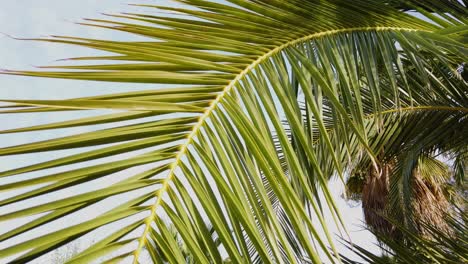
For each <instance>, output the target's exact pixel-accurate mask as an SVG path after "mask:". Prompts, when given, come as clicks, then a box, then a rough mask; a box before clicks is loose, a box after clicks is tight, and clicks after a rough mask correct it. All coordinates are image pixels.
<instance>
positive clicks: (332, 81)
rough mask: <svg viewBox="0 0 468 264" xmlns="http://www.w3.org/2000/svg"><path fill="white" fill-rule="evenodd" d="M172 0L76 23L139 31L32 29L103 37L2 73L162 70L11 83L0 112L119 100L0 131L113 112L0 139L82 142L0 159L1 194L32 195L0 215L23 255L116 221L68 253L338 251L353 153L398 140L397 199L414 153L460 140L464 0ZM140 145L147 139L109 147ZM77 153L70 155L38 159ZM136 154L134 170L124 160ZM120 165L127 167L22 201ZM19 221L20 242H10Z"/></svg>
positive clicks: (172, 256)
mask: <svg viewBox="0 0 468 264" xmlns="http://www.w3.org/2000/svg"><path fill="white" fill-rule="evenodd" d="M177 2H179V3H180V4H181V6H180V7H170V6H160V5H157V4H158V3H157V1H155V5H145V6H147V7H148V9H157V10H162V11H168V12H171V13H173V15H159V13H157V14H155V15H148V14H137V13H123V14H118V15H110V16H109V20H103V19H100V20H93V19H90V20H86V22H84V23H83V24H84V25H89V26H94V27H100V28H107V29H111V30H116V31H123V32H128V33H132V34H137V35H140V36H144V37H146V38H147V41H113V40H99V39H88V38H82V37H67V36H56V37H52V38H45V39H39V40H40V41H46V42H53V43H65V44H70V45H78V46H82V47H88V48H93V49H96V50H101V51H105V52H111V53H112V54H111V55H103V56H94V57H83V58H75V59H72V60H79V61H85V62H88V64H87V65H79V66H77V65H68V66H53V67H46V68H45V69H42V70H38V71H5V72H4V73H5V74H13V75H24V76H38V77H48V78H64V79H75V80H90V81H106V82H127V83H151V84H162V85H166V86H165V87H163V88H159V89H153V90H143V91H134V92H127V93H115V94H108V95H101V96H94V97H86V98H72V99H64V100H4V101H6V102H8V103H10V104H9V105H5V106H3V108H4V109H3V111H2V113H11V114H16V113H44V114H47V113H49V112H55V111H87V110H112V112H111V113H109V112H105V113H104V112H102V111H101V112H100V114H96V115H95V116H92V117H86V118H80V119H74V120H68V121H64V122H57V123H50V124H44V125H38V126H32V127H24V128H17V129H11V130H6V131H1V133H3V134H6V133H10V134H16V133H21V132H26V131H35V132H36V133H42V132H43V131H48V130H54V129H60V128H71V127H93V126H94V125H101V124H106V125H107V126H109V125H112V126H111V128H106V129H98V130H95V131H92V132H86V133H81V134H76V135H72V136H66V137H56V138H54V139H50V140H47V141H40V142H34V143H30V144H24V145H18V146H12V147H7V148H3V149H0V155H3V156H5V155H20V154H25V153H42V152H53V151H57V150H68V149H79V148H84V147H92V148H91V149H90V148H86V149H79V150H81V151H80V152H78V153H77V154H71V155H68V156H65V157H60V158H55V159H52V160H50V161H46V162H41V163H37V164H31V165H28V166H24V167H21V168H17V169H13V170H8V171H3V172H0V177H1V179H6V180H8V181H3V182H1V183H0V186H1V190H3V191H12V192H11V193H12V195H11V196H9V197H8V198H5V199H3V200H2V201H0V206H2V207H3V206H9V208H17V207H16V206H17V205H19V204H23V205H24V204H25V203H26V207H22V208H21V207H20V208H21V209H13V210H12V211H10V212H7V213H3V212H2V213H1V215H0V221H15V220H16V219H19V218H24V217H29V219H31V221H30V222H29V223H28V224H26V225H22V226H20V227H17V228H14V229H11V230H7V231H5V232H2V233H1V234H0V241H1V242H5V243H6V244H7V245H8V246H6V247H5V248H2V249H0V256H2V257H3V258H10V257H13V256H14V257H13V260H12V261H11V262H12V263H24V262H27V261H30V260H33V259H35V258H37V257H39V256H41V255H44V254H46V253H48V252H50V251H52V250H54V249H56V248H59V247H60V246H62V245H64V244H66V243H68V242H70V241H73V240H76V239H78V238H80V237H83V236H85V235H87V234H89V233H92V232H93V231H96V230H98V229H100V228H101V227H108V228H109V229H108V230H112V231H111V232H109V233H107V234H106V235H105V236H102V238H101V239H100V240H99V241H98V242H96V243H94V244H92V245H90V247H89V248H88V249H87V250H85V251H83V252H80V253H79V254H78V255H76V256H75V257H74V258H72V259H71V260H69V263H88V262H91V261H93V260H96V259H98V258H100V257H103V256H109V255H110V256H111V257H109V258H107V259H108V260H107V263H115V262H119V261H124V260H125V261H127V262H133V263H139V262H141V261H142V259H143V258H144V256H145V255H146V256H149V257H151V260H152V261H153V262H154V263H164V262H169V263H185V261H186V256H187V255H190V256H191V257H192V258H193V259H194V262H197V263H222V262H223V261H227V260H229V261H230V262H232V263H246V262H247V263H271V262H277V263H322V262H323V261H328V262H332V263H335V262H339V260H338V256H339V252H338V251H337V249H336V247H335V246H334V242H333V239H332V234H330V232H329V227H328V226H327V223H326V221H325V219H324V215H325V213H326V211H330V212H331V214H332V216H333V218H334V221H335V223H336V225H337V226H340V227H342V226H343V223H344V221H345V220H346V219H345V218H344V217H343V216H342V215H341V214H340V212H339V210H338V208H337V206H336V204H335V202H334V200H333V198H332V197H331V194H330V190H329V187H328V185H327V183H328V180H329V179H330V178H331V177H339V178H341V179H343V180H344V175H345V174H346V173H347V172H348V171H349V170H350V169H351V168H352V167H354V166H355V165H356V163H357V162H358V161H359V160H362V159H366V160H368V161H369V164H371V166H372V167H373V168H374V169H375V171H378V172H380V171H381V170H382V168H384V166H385V164H386V163H384V162H383V160H382V159H381V157H380V156H379V154H380V153H382V151H381V150H382V149H381V148H380V147H381V146H389V145H390V146H392V147H390V148H389V149H385V154H386V155H391V154H392V153H395V152H402V153H403V154H402V155H399V157H400V158H399V159H398V160H399V161H400V163H398V164H395V166H396V168H399V170H400V171H401V173H400V175H401V177H396V178H395V181H394V184H393V185H391V186H392V188H391V191H395V192H398V193H401V195H395V196H393V197H396V198H398V199H395V201H394V202H395V203H398V204H403V205H407V204H410V201H411V198H412V195H411V193H412V185H411V184H409V182H410V181H411V178H412V177H411V175H412V174H411V173H409V172H411V170H410V169H411V168H413V167H414V161H415V160H416V159H415V157H419V156H421V155H423V154H425V153H432V152H433V151H444V152H450V153H452V152H455V151H456V150H457V149H463V148H464V147H466V146H467V140H468V139H467V138H466V137H464V135H466V134H467V132H468V131H467V129H468V126H466V118H467V113H468V93H467V91H468V89H467V85H466V83H465V82H464V81H463V80H462V79H461V78H460V77H459V75H458V74H457V72H456V70H457V69H458V68H459V67H460V65H461V64H462V63H463V62H465V61H466V54H467V53H466V35H465V33H466V21H467V12H466V6H465V5H464V4H462V3H460V2H458V1H452V0H440V1H423V0H407V1H398V0H393V1H390V0H388V1H384V0H382V1H375V0H356V1H347V0H320V1H319V0H307V1H306V0H289V1H282V0H227V1H223V2H212V1H203V0H178V1H177ZM406 10H415V11H416V12H417V13H418V14H419V15H418V16H414V15H412V14H409V13H407V12H406ZM122 19H125V20H126V22H122ZM92 61H94V62H92ZM121 121H126V122H125V123H121ZM376 135H381V136H376ZM396 143H399V144H396ZM136 150H138V151H140V152H139V153H142V154H137V155H133V156H132V155H128V156H126V157H125V158H122V159H120V160H118V161H109V159H101V158H109V157H112V156H114V155H117V154H126V153H129V154H131V152H132V151H136ZM37 155H42V154H37ZM96 161H98V162H96ZM82 162H88V163H83V164H82ZM89 162H94V163H92V164H90V163H89ZM78 163H80V164H82V167H81V168H79V169H71V170H67V171H65V172H59V173H50V172H49V171H48V170H49V169H53V168H60V167H62V166H66V165H71V164H78ZM143 165H144V166H143ZM141 166H143V168H145V170H144V171H143V172H141V173H136V174H132V173H130V172H131V171H132V170H131V169H132V168H137V167H140V168H141ZM65 168H66V167H65ZM32 172H34V173H33V174H30V175H33V176H29V177H28V176H27V175H28V174H26V176H25V175H23V174H25V173H32ZM117 172H123V173H124V174H125V175H127V177H126V178H125V179H123V180H121V181H120V182H118V183H115V184H112V185H109V186H105V187H102V188H99V189H98V190H95V191H89V192H86V193H84V194H78V195H72V196H69V197H57V196H55V197H54V196H48V197H52V198H50V199H49V200H48V201H47V202H44V203H41V204H39V205H28V204H27V202H28V201H31V199H35V198H37V197H40V196H42V195H45V194H51V193H54V192H57V191H64V190H71V189H73V188H79V187H81V186H89V184H92V183H93V182H94V181H95V180H96V179H102V178H105V177H108V178H111V177H113V175H114V173H117ZM120 194H126V195H120ZM320 197H324V198H320ZM103 202H105V203H106V204H113V205H114V206H107V207H108V210H107V211H105V212H102V214H100V215H98V216H97V217H95V218H93V219H90V220H84V221H81V222H79V223H76V224H75V223H73V224H70V226H68V227H66V228H64V229H59V230H55V231H50V224H53V222H54V220H56V219H64V218H65V217H67V216H68V217H70V216H78V217H79V216H80V212H83V211H85V210H86V209H87V208H90V207H92V206H95V205H97V204H100V203H101V204H102V203H103ZM399 208H403V209H402V210H407V209H410V208H409V207H408V206H402V207H401V206H400V207H399ZM168 223H170V225H168ZM208 225H209V226H210V227H212V228H213V229H214V230H215V231H216V234H217V236H218V238H217V240H216V241H215V240H214V239H213V237H212V235H211V232H209V227H208ZM171 226H173V227H174V228H175V229H176V230H177V233H178V234H180V239H181V240H182V241H183V245H184V247H181V246H180V242H181V241H180V240H179V239H175V238H174V236H173V232H172V231H171V229H172V228H171ZM342 229H344V228H342ZM41 231H42V234H43V235H40V236H38V237H31V236H29V234H31V232H35V234H38V232H39V233H40V232H41ZM45 232H46V233H45ZM18 236H21V238H22V242H19V243H16V244H13V245H11V244H8V243H9V241H14V239H15V238H17V237H18ZM330 248H331V252H330V250H329V249H330Z"/></svg>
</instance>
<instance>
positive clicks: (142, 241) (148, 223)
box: [133, 27, 430, 264]
mask: <svg viewBox="0 0 468 264" xmlns="http://www.w3.org/2000/svg"><path fill="white" fill-rule="evenodd" d="M358 31H362V32H366V31H406V32H415V31H420V32H424V31H426V32H430V31H427V30H421V29H413V28H402V27H354V28H345V29H336V30H329V31H323V32H318V33H312V34H309V35H306V36H303V37H301V38H297V39H294V40H291V41H288V42H286V43H284V44H282V45H280V46H278V47H276V48H274V49H271V50H270V51H269V52H267V53H265V54H264V55H262V56H261V57H259V58H258V59H257V60H255V61H254V62H252V63H251V64H249V65H248V66H247V67H246V68H245V69H244V70H243V71H242V72H240V73H239V74H238V75H237V76H236V78H234V79H233V80H232V81H231V82H230V83H229V84H228V85H227V86H226V87H225V88H224V90H223V91H222V92H221V93H220V94H219V95H218V96H217V98H216V99H215V100H214V101H213V102H212V103H211V105H210V106H209V107H208V109H207V110H206V111H205V112H204V113H203V115H202V116H201V117H200V119H199V120H198V122H197V124H196V125H195V126H194V127H193V129H192V131H191V132H190V134H189V136H188V137H187V139H186V142H185V143H184V144H183V145H182V146H181V148H180V150H179V152H178V154H177V156H176V157H175V161H174V162H172V164H171V166H170V170H169V174H168V176H167V177H166V179H165V180H164V183H163V185H162V187H161V189H159V190H158V192H157V194H156V196H157V198H156V199H157V200H156V202H155V203H154V205H153V206H152V207H151V212H150V215H149V216H148V217H147V218H146V220H145V225H146V227H145V230H144V231H143V234H142V236H141V237H140V239H139V243H138V247H137V249H136V250H135V251H134V262H133V263H134V264H136V263H138V258H139V256H140V253H141V250H142V248H143V246H144V245H145V242H146V236H147V234H148V232H149V230H150V228H151V222H153V221H154V219H155V218H156V210H157V208H158V207H159V205H160V204H161V201H162V197H163V194H164V193H165V192H166V191H167V190H168V188H169V187H170V185H169V184H170V182H171V181H172V178H173V177H174V175H175V170H176V168H177V167H178V166H179V163H180V161H181V159H182V157H183V156H184V155H185V154H186V152H187V149H188V147H189V146H190V145H191V144H192V140H193V139H194V138H195V137H196V136H197V134H198V132H199V131H200V128H201V127H202V126H203V125H204V123H205V120H207V119H208V118H209V117H210V115H211V113H212V112H213V111H214V110H215V109H216V108H217V106H218V104H219V103H220V102H221V101H222V100H223V98H224V97H225V95H227V94H228V93H229V92H230V91H231V90H232V89H233V88H234V87H235V85H236V84H237V83H238V81H240V80H241V79H243V78H244V77H245V76H246V75H247V74H248V73H249V72H250V71H251V70H252V69H254V68H255V67H257V66H258V65H259V64H261V63H262V62H264V61H265V60H267V59H268V58H270V57H272V56H273V55H275V54H277V53H279V52H281V51H282V50H284V49H286V48H288V47H291V46H294V45H296V44H299V43H302V42H305V41H309V40H312V39H318V38H321V37H325V36H330V35H336V34H343V33H350V32H358Z"/></svg>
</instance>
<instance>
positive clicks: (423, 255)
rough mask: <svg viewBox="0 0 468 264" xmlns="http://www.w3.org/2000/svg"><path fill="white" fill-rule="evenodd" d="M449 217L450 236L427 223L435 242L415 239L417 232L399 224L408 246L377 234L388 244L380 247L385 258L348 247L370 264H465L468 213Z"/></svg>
mask: <svg viewBox="0 0 468 264" xmlns="http://www.w3.org/2000/svg"><path fill="white" fill-rule="evenodd" d="M465 202H466V201H465ZM446 217H447V220H446V222H447V223H448V225H449V226H450V228H451V230H453V233H450V234H448V233H447V232H445V231H443V230H440V229H438V228H437V227H435V226H433V225H432V224H431V223H427V222H426V223H424V225H425V229H426V230H427V231H428V232H429V234H430V237H431V239H429V238H427V236H421V235H415V233H414V232H412V231H411V230H408V229H406V228H405V227H404V226H403V225H401V223H398V222H396V221H395V222H393V223H394V225H395V226H396V227H397V228H398V229H399V231H400V232H401V233H402V234H403V236H404V237H405V241H407V242H406V243H404V244H402V243H401V242H396V241H395V240H394V239H393V238H390V237H388V236H386V235H384V234H381V233H378V232H374V234H375V235H376V236H377V237H378V238H379V239H380V240H381V241H383V242H384V243H385V244H381V245H380V247H381V249H382V252H384V253H385V255H383V256H382V255H379V254H376V253H375V252H370V251H368V250H366V249H365V248H363V247H360V246H356V245H352V244H351V243H349V242H345V244H346V246H348V247H349V249H351V250H353V251H354V252H355V253H356V254H357V255H359V256H360V257H361V258H362V259H363V260H365V261H366V262H367V263H378V264H391V263H394V264H397V263H441V264H442V263H454V264H455V263H464V262H466V261H468V258H467V255H468V251H467V246H468V245H467V242H468V240H467V232H466V230H467V228H468V227H467V220H468V219H467V215H466V212H464V211H458V212H457V214H456V215H455V216H451V215H448V216H446ZM343 263H346V264H352V263H353V264H357V263H361V262H359V261H355V260H352V259H350V258H348V257H346V256H343Z"/></svg>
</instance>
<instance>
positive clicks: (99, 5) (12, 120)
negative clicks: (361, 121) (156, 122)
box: [0, 0, 375, 263]
mask: <svg viewBox="0 0 468 264" xmlns="http://www.w3.org/2000/svg"><path fill="white" fill-rule="evenodd" d="M131 2H132V3H133V2H136V3H148V4H149V3H152V4H154V3H155V2H158V4H160V3H162V2H167V0H158V1H155V0H134V1H131ZM126 3H129V1H128V0H127V1H122V0H68V1H63V0H41V1H38V0H15V1H3V3H2V8H1V9H0V68H3V69H33V67H34V66H40V65H50V64H56V63H57V62H56V61H57V60H59V59H64V58H69V57H77V56H91V55H96V54H98V53H96V52H95V51H92V50H89V49H85V48H79V47H72V46H65V45H59V44H50V43H41V42H32V41H21V40H16V39H13V38H12V36H13V37H17V38H36V37H41V36H48V35H68V36H85V37H89V38H99V39H113V40H138V39H140V38H139V37H138V36H132V35H128V34H125V33H119V32H113V31H109V30H104V29H98V28H91V27H85V26H81V25H77V24H75V23H74V22H78V21H80V19H81V18H102V17H103V15H102V14H101V13H117V12H122V11H125V12H128V11H129V10H131V11H140V12H145V13H147V12H150V11H148V9H145V8H141V7H131V6H128V5H126ZM150 87H151V88H154V85H153V86H151V85H135V84H131V85H129V84H116V83H112V84H109V83H103V82H86V81H71V80H57V79H39V78H30V77H18V76H5V75H0V99H64V98H72V97H84V96H92V95H98V94H105V93H110V92H116V91H118V92H125V91H132V90H135V89H146V88H150ZM90 114H92V112H90ZM82 116H83V114H79V116H78V115H77V114H71V113H54V114H47V115H45V114H27V115H25V114H22V115H15V116H11V115H0V130H4V129H9V128H13V127H23V126H30V125H36V124H43V123H47V122H55V121H60V120H66V119H69V118H77V117H82ZM85 131H86V130H85V129H83V128H73V129H65V130H60V131H58V132H57V131H54V132H44V133H40V134H37V133H22V134H17V135H14V136H12V135H0V147H7V146H11V145H16V144H21V143H27V142H32V141H38V140H44V139H48V138H52V137H56V136H57V135H58V134H57V133H60V134H59V135H60V136H63V135H68V134H75V133H80V132H85ZM71 153H72V152H70V151H67V152H57V153H55V154H54V155H64V154H71ZM50 158H52V156H47V157H46V156H43V155H34V154H33V155H21V156H15V157H0V170H9V169H12V168H15V167H19V166H21V165H24V164H29V163H31V162H32V161H33V162H34V163H35V162H39V161H43V160H47V159H50ZM116 158H118V157H116ZM26 176H28V175H26ZM30 176H31V177H35V176H37V175H30ZM113 176H114V175H113ZM118 179H120V178H119V175H115V177H114V178H112V179H109V178H106V180H107V182H101V184H103V185H108V184H110V182H114V181H116V180H118ZM0 183H5V179H0ZM331 184H332V190H333V192H334V195H335V197H336V199H337V203H338V206H339V207H340V209H341V211H342V215H343V217H344V219H345V221H346V222H347V223H348V230H349V231H350V234H351V238H352V240H353V242H354V243H356V244H359V245H364V246H367V247H369V248H371V249H375V247H374V246H372V244H373V243H375V240H374V238H373V236H372V235H370V234H369V233H368V232H367V231H363V230H362V211H361V207H360V204H358V205H356V204H354V205H353V206H350V204H349V203H348V202H346V201H344V200H343V199H342V198H341V194H342V190H343V189H342V186H341V185H340V184H339V183H338V182H333V183H331ZM86 188H87V187H86ZM90 188H91V187H90ZM94 188H99V185H96V186H94ZM86 190H87V191H89V189H86ZM82 191H84V190H77V192H82ZM2 195H4V194H2V193H0V199H2ZM55 195H61V194H60V193H59V194H55ZM68 195H70V194H68ZM3 197H5V196H3ZM44 199H45V198H44ZM37 202H40V200H38V201H37ZM103 207H106V205H101V207H96V208H93V209H92V210H94V211H92V210H91V211H87V212H85V213H83V214H84V215H82V217H83V218H87V217H92V216H93V214H96V213H98V212H99V211H100V210H103V209H102V208H103ZM12 209H13V208H6V209H2V210H12ZM15 209H16V208H15ZM2 213H3V212H2ZM329 220H330V221H331V219H329ZM25 221H27V219H25V220H24V221H23V222H22V221H15V223H8V222H7V223H3V222H0V230H6V229H10V228H12V227H14V226H18V225H21V224H22V223H24V222H25ZM67 221H68V220H67ZM67 221H64V222H63V223H61V224H63V225H65V224H66V223H68V222H67ZM59 225H60V223H59ZM101 232H105V230H101ZM36 235H40V234H36ZM18 239H21V237H20V238H18ZM93 240H95V237H94V238H93V237H92V236H89V237H87V238H86V239H83V240H82V241H81V242H80V244H79V247H85V245H86V244H87V243H89V242H91V241H93ZM18 241H19V240H18ZM5 246H9V245H7V244H5V243H3V244H2V243H0V248H3V247H5ZM339 248H340V249H343V248H342V247H339ZM48 261H50V256H46V257H44V258H41V259H40V260H38V261H36V262H33V263H47V262H48ZM0 263H2V260H0Z"/></svg>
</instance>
